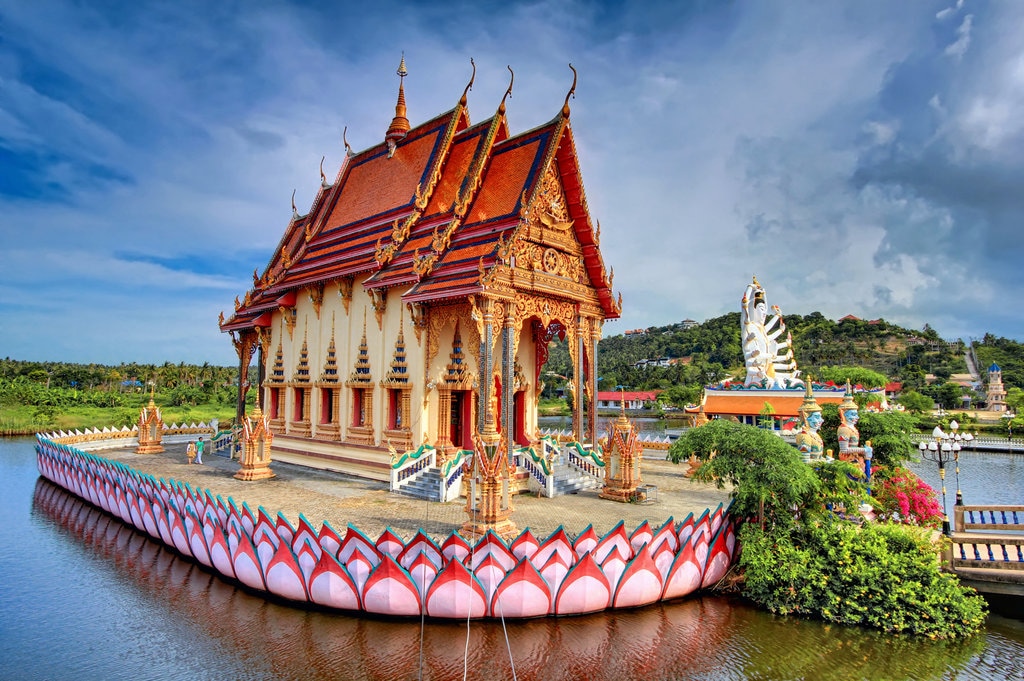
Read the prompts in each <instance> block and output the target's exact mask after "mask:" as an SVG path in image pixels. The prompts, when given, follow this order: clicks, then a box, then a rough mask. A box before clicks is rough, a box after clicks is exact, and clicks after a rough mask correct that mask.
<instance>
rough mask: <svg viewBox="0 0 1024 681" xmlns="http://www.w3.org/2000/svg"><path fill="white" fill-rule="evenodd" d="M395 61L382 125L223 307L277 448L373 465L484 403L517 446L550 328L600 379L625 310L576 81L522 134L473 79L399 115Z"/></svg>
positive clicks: (321, 460)
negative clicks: (613, 327)
mask: <svg viewBox="0 0 1024 681" xmlns="http://www.w3.org/2000/svg"><path fill="white" fill-rule="evenodd" d="M399 75H400V76H402V80H401V81H400V85H399V95H398V104H397V105H396V107H395V116H394V118H393V119H392V121H391V124H390V126H389V127H388V128H387V131H386V133H385V135H384V136H383V137H382V139H381V141H380V142H379V143H377V144H375V145H373V146H371V147H370V148H368V149H365V150H363V151H360V152H353V151H352V150H351V149H349V148H348V144H347V142H346V150H347V153H346V156H345V159H344V161H343V162H342V165H341V168H340V169H339V170H338V173H337V175H336V177H335V179H334V181H333V182H328V180H327V177H326V176H324V175H323V173H321V176H322V177H321V186H320V189H319V191H318V193H317V196H316V198H315V200H314V201H313V205H312V207H311V208H310V210H309V212H308V213H306V214H305V215H300V214H299V213H298V211H297V210H295V209H294V206H293V215H292V219H291V221H290V222H289V223H288V226H287V228H286V229H285V232H284V234H283V236H282V237H281V241H280V243H279V244H278V246H277V248H276V249H275V250H274V252H273V254H272V256H271V258H270V262H269V264H268V265H267V266H266V268H264V270H263V272H262V273H260V272H259V271H256V272H254V273H253V287H252V288H251V289H250V290H249V291H247V292H246V293H245V294H244V296H242V297H241V298H236V301H235V308H234V313H233V314H232V315H231V316H230V317H229V318H227V319H223V318H222V320H221V325H220V326H221V330H222V331H224V332H228V333H230V334H231V337H232V340H233V342H234V344H235V347H236V350H237V351H238V355H239V366H240V370H241V371H242V374H243V376H242V378H243V381H242V382H243V383H247V381H248V377H247V376H246V372H247V368H248V365H249V362H250V360H251V358H252V355H253V354H254V353H257V352H258V366H259V367H260V387H261V390H260V399H261V403H262V406H263V411H264V413H265V414H266V415H267V416H268V417H269V418H270V424H271V429H272V430H273V432H274V433H275V437H274V440H273V455H274V458H275V459H278V460H286V461H292V462H295V463H301V464H306V465H312V466H317V467H321V468H331V469H335V470H343V471H346V472H349V473H354V474H357V475H363V476H367V477H371V478H376V479H381V480H384V479H388V477H389V475H390V461H391V459H390V457H391V454H392V450H393V449H394V450H398V451H408V450H412V449H416V448H418V447H421V446H423V445H430V446H434V447H436V448H437V449H438V450H439V452H441V454H442V456H444V455H447V454H450V453H451V452H453V451H454V450H456V449H470V448H471V447H472V438H473V434H474V432H476V431H477V430H479V429H481V428H482V427H483V424H484V421H485V418H487V417H491V416H493V418H494V420H495V421H496V422H497V427H498V428H499V429H505V430H507V431H508V432H507V433H506V434H510V435H511V437H508V438H507V446H508V448H509V452H511V448H512V447H513V446H514V445H515V444H516V443H519V444H526V443H528V442H530V441H531V439H532V438H534V437H536V434H537V428H536V400H537V396H538V394H539V386H540V384H541V380H540V376H541V368H542V366H543V365H544V363H545V362H546V360H547V348H548V343H549V341H551V340H552V339H553V338H555V337H556V336H557V337H560V338H566V339H567V340H568V341H569V348H570V353H571V356H572V360H573V365H574V366H573V376H575V377H576V378H574V379H573V389H574V391H575V393H576V394H577V395H596V394H597V381H596V373H597V372H596V366H597V343H598V340H599V339H600V336H601V329H602V326H603V324H604V321H605V320H606V319H614V318H617V317H618V316H619V314H620V311H621V302H620V301H618V300H616V299H615V296H614V295H613V292H612V287H611V281H610V277H609V276H608V271H607V269H606V267H605V263H604V260H603V258H602V255H601V252H600V248H599V239H600V232H599V230H598V229H596V222H595V221H594V220H593V219H592V218H591V216H590V213H589V210H588V208H587V201H586V197H585V194H584V190H583V183H582V179H581V174H580V168H579V162H578V158H577V155H576V145H575V140H574V137H573V132H572V128H571V126H570V123H569V116H570V109H569V105H568V102H569V98H568V96H567V97H566V100H565V103H564V104H562V106H561V108H560V110H559V111H558V114H557V115H556V116H555V117H554V118H553V119H551V120H550V121H549V122H548V123H545V124H543V125H541V126H539V127H537V128H535V129H533V130H529V131H527V132H524V133H521V134H518V135H513V134H512V133H511V132H510V130H509V125H508V122H507V120H506V117H505V98H502V101H501V104H500V106H499V107H498V109H497V111H496V113H495V114H494V115H493V116H492V117H490V118H488V119H486V120H484V121H481V122H479V123H476V124H473V123H471V121H470V116H469V110H468V107H467V92H468V90H469V86H468V85H467V86H466V89H465V90H464V91H463V93H462V98H461V99H460V100H459V102H458V104H457V105H456V106H455V108H453V109H451V110H450V111H447V112H445V113H442V114H440V115H438V116H436V117H434V118H432V119H430V120H428V121H427V122H425V123H421V124H419V125H410V123H409V121H408V119H407V118H406V103H405V90H404V77H405V75H406V72H405V69H404V59H403V64H402V67H401V68H400V69H399ZM474 75H475V71H474ZM573 88H575V81H574V82H573ZM509 91H511V85H510V86H509ZM507 95H508V93H506V96H507ZM382 127H383V126H382ZM406 326H408V328H406ZM267 364H269V365H270V367H269V371H265V369H264V367H265V366H266V365H267ZM584 388H586V389H584ZM579 402H580V403H579V404H578V405H577V406H576V413H575V414H574V423H575V431H576V436H577V439H578V440H580V441H582V442H590V443H593V442H595V441H596V439H597V430H596V428H597V418H596V401H595V400H590V401H589V402H587V401H584V400H580V401H579ZM243 409H244V405H243V403H242V402H241V399H240V401H239V416H240V417H241V415H242V413H243Z"/></svg>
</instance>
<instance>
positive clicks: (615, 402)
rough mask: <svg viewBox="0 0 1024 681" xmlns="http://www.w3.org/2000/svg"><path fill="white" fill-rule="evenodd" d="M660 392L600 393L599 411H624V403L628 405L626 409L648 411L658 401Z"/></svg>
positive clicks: (598, 395) (598, 398)
mask: <svg viewBox="0 0 1024 681" xmlns="http://www.w3.org/2000/svg"><path fill="white" fill-rule="evenodd" d="M660 392H661V391H660V390H647V391H641V392H615V391H608V392H599V393H597V408H598V409H622V403H623V402H625V403H626V409H646V408H647V407H649V406H650V404H651V403H652V402H656V401H657V400H658V393H660Z"/></svg>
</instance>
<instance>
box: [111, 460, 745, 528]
mask: <svg viewBox="0 0 1024 681" xmlns="http://www.w3.org/2000/svg"><path fill="white" fill-rule="evenodd" d="M97 454H98V455H99V456H102V457H104V458H107V459H111V460H115V461H120V462H122V463H124V464H125V465H127V466H130V467H132V468H134V469H135V470H138V471H140V472H143V473H148V474H149V475H152V476H154V477H157V478H165V479H172V478H173V479H175V480H178V481H182V482H187V483H188V484H190V485H192V486H193V487H199V488H205V489H209V490H210V491H211V492H212V493H213V494H218V495H220V496H221V497H223V498H225V499H226V498H227V497H229V496H230V497H232V498H233V499H234V500H235V503H236V504H238V505H239V506H240V505H241V504H242V502H243V501H244V502H246V503H247V504H248V505H249V507H250V508H251V509H252V510H253V511H255V510H256V509H257V507H258V506H263V507H264V508H265V509H266V510H267V511H268V512H270V513H271V514H272V515H276V514H277V513H278V512H279V511H280V512H282V513H284V515H285V517H286V518H288V520H289V521H290V522H291V523H292V524H293V525H294V524H295V523H296V522H297V521H298V519H299V513H302V514H303V515H304V516H305V517H306V518H307V519H308V520H309V521H310V523H312V524H313V526H314V527H316V528H319V527H320V525H321V524H322V523H323V521H325V520H326V521H328V522H329V523H330V524H331V526H332V527H333V528H334V529H335V530H336V531H339V532H344V530H345V527H346V526H347V525H348V524H350V523H351V524H352V525H354V526H355V527H357V528H359V529H360V530H362V531H363V533H364V534H366V535H367V536H368V537H370V538H372V539H376V538H377V537H378V536H380V534H381V533H382V532H383V531H384V529H385V528H387V527H390V528H391V529H392V531H394V532H395V533H397V534H399V535H402V536H403V538H404V539H406V540H408V539H410V538H412V536H413V535H414V534H415V533H416V531H417V530H419V529H421V528H422V529H423V530H424V531H426V532H427V533H428V534H430V535H432V536H433V537H435V538H440V539H441V540H442V541H443V540H444V539H445V538H447V537H448V535H449V534H450V533H451V532H453V531H455V530H457V529H459V528H460V527H461V526H462V524H463V523H464V522H465V521H466V520H467V518H468V516H467V515H466V511H465V499H460V500H458V501H453V502H449V503H443V504H442V503H437V502H428V501H422V500H419V499H413V498H411V497H406V496H403V495H400V494H392V493H391V492H390V491H389V489H388V485H387V483H382V482H376V481H372V480H364V479H361V478H355V477H350V476H346V475H343V474H340V473H334V472H328V471H321V470H314V469H310V468H305V467H302V466H295V465H291V464H286V463H280V462H274V463H272V464H271V468H272V469H273V470H274V472H275V473H276V474H277V477H275V478H272V479H270V480H262V481H257V482H242V481H241V480H236V479H235V478H234V477H233V476H234V474H235V471H237V470H238V462H237V461H231V460H228V459H226V458H224V457H221V456H216V455H211V454H207V455H206V457H205V459H206V461H205V463H204V464H202V465H190V464H188V463H186V462H187V459H186V457H185V445H170V446H168V447H167V451H165V452H164V453H162V454H155V455H154V454H136V453H135V451H134V449H118V450H104V451H101V452H97ZM643 466H644V467H643V479H644V483H645V484H650V485H656V486H657V487H658V498H657V500H656V501H653V502H647V503H640V504H623V503H618V502H614V501H608V500H606V499H601V498H599V497H598V496H597V490H586V491H581V492H578V493H576V494H571V495H567V496H562V497H555V498H553V499H546V498H542V497H541V498H538V497H535V496H533V495H526V494H521V495H517V496H514V497H513V498H512V504H513V506H514V508H515V512H514V513H513V515H512V520H513V522H515V524H516V525H517V526H518V527H519V529H520V530H523V529H525V528H527V527H529V528H530V530H531V531H532V532H533V534H534V536H536V537H537V538H539V539H544V538H546V537H547V536H548V535H550V534H551V533H552V532H553V531H554V530H556V529H557V528H558V526H559V525H561V526H562V527H564V528H565V531H566V532H567V533H568V534H569V535H570V536H572V537H575V536H576V535H578V534H579V533H580V532H582V531H583V530H584V529H586V527H587V525H590V524H592V525H593V526H594V530H595V531H596V532H597V534H598V535H599V536H600V535H602V534H604V533H605V532H607V531H608V530H610V529H611V528H612V527H614V526H615V525H616V524H617V523H618V522H619V521H620V520H622V521H625V525H626V530H627V531H628V532H632V530H633V529H634V528H635V527H636V526H637V525H639V524H640V523H642V522H643V521H644V520H647V521H648V522H649V523H650V524H651V527H652V528H654V529H657V527H658V526H660V525H661V524H663V523H664V522H665V520H667V519H668V518H669V517H670V516H671V517H673V518H675V520H676V521H681V520H683V519H684V518H685V517H686V515H687V514H688V513H693V514H694V516H697V515H700V514H701V513H702V512H703V511H704V509H706V508H711V509H712V510H714V508H715V507H716V506H718V504H719V503H723V502H724V503H728V497H729V495H728V490H719V489H716V488H715V486H714V485H707V484H701V483H695V482H691V481H690V480H689V479H687V478H684V477H683V475H682V473H683V471H684V470H685V469H686V466H681V465H679V466H677V465H675V464H672V463H669V462H667V461H664V460H657V459H645V460H644V465H643Z"/></svg>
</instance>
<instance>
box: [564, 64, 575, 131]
mask: <svg viewBox="0 0 1024 681" xmlns="http://www.w3.org/2000/svg"><path fill="white" fill-rule="evenodd" d="M569 68H570V69H572V87H571V88H569V92H568V93H567V94H566V95H565V104H563V105H562V116H564V117H565V118H568V117H569V98H570V97H571V98H573V99H576V68H575V67H574V66H573V65H572V62H570V63H569Z"/></svg>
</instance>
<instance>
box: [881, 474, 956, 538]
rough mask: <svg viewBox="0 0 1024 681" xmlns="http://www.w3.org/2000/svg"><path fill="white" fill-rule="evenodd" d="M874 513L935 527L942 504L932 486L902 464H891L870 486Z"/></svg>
mask: <svg viewBox="0 0 1024 681" xmlns="http://www.w3.org/2000/svg"><path fill="white" fill-rule="evenodd" d="M874 502H875V503H874V506H875V511H876V513H877V514H878V515H879V516H880V517H881V518H885V519H887V520H892V521H895V522H900V523H903V524H905V525H918V526H920V527H930V528H932V529H938V528H939V526H940V525H941V524H942V516H943V513H942V505H941V504H940V503H939V500H938V497H937V495H936V493H935V490H934V489H932V488H931V487H930V486H929V485H928V484H927V483H926V482H924V481H923V480H921V478H919V477H917V476H916V475H914V474H913V473H912V472H910V471H908V470H907V469H906V468H895V469H893V471H892V474H891V475H887V476H885V477H884V478H883V479H882V480H881V481H880V484H876V486H875V489H874Z"/></svg>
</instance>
